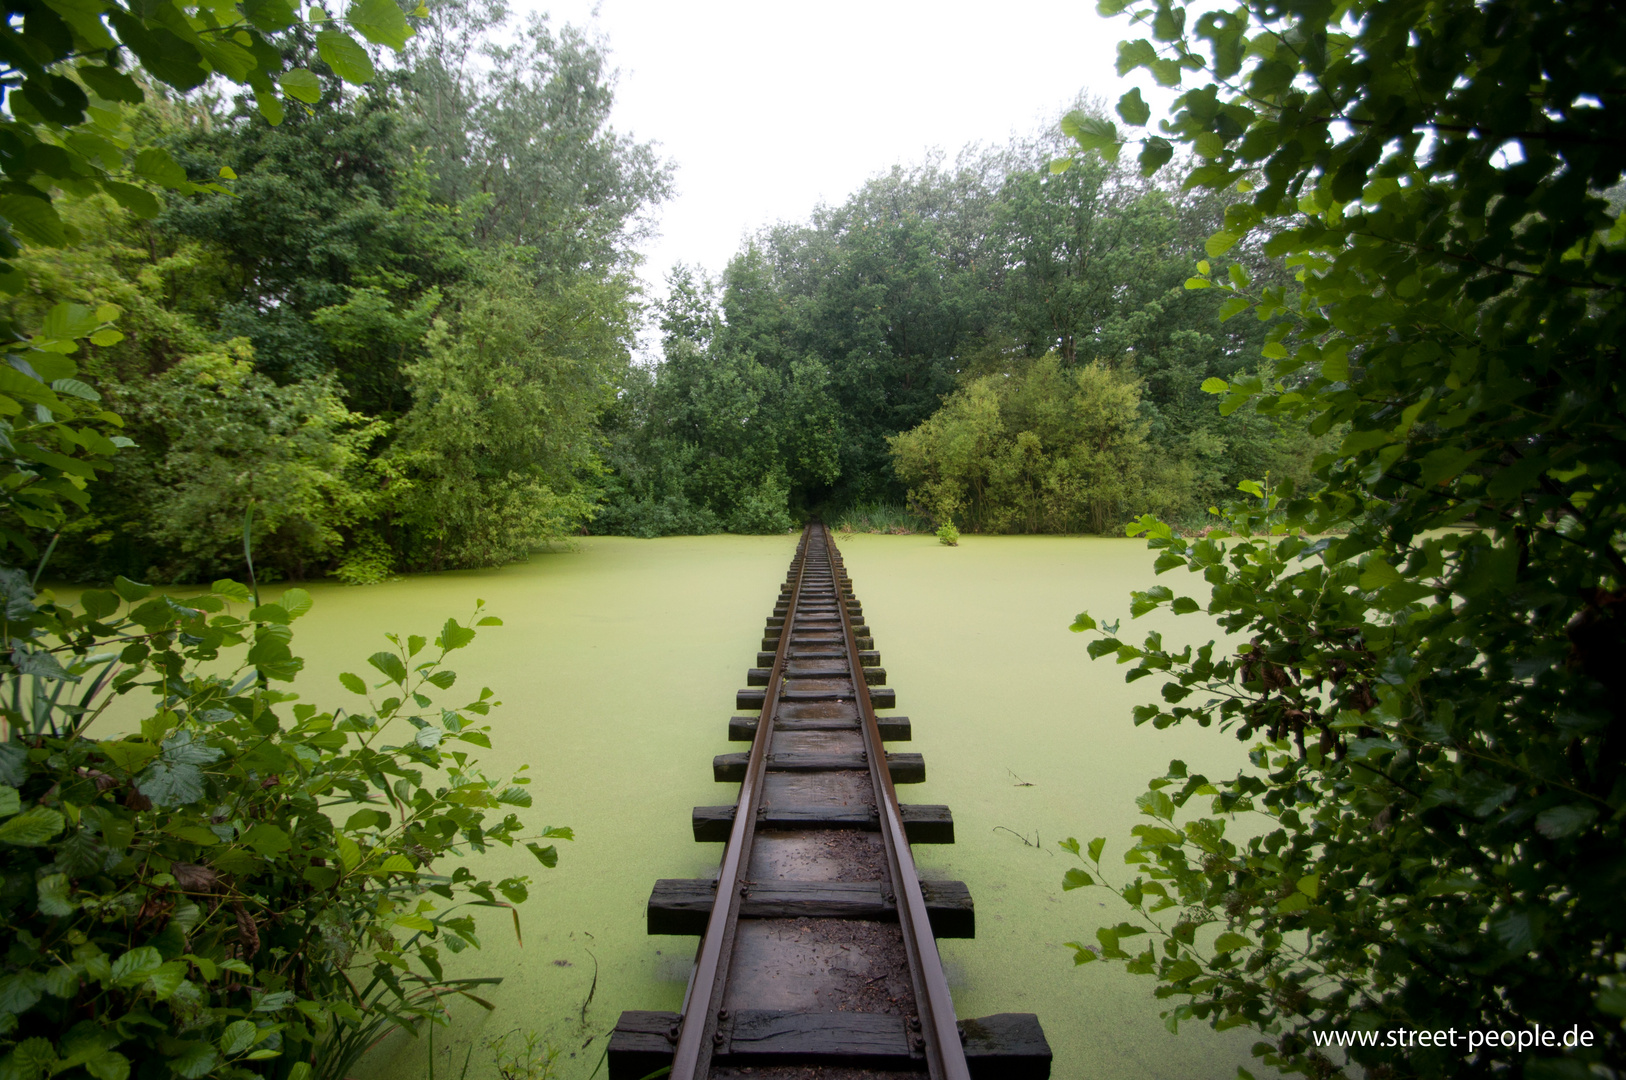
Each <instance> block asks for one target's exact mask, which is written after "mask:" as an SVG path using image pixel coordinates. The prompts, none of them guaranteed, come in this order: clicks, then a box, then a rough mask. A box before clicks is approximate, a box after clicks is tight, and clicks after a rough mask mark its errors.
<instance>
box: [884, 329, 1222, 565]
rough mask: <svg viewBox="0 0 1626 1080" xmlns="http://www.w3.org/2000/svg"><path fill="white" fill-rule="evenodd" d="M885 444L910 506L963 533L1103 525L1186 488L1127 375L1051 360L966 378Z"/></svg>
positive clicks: (1167, 506)
mask: <svg viewBox="0 0 1626 1080" xmlns="http://www.w3.org/2000/svg"><path fill="white" fill-rule="evenodd" d="M889 445H890V446H891V449H892V462H893V466H894V468H895V469H896V470H897V473H898V476H899V477H900V478H901V479H903V480H904V482H906V483H907V484H908V485H909V499H910V502H911V504H916V505H919V506H922V507H924V508H926V509H927V510H928V512H929V513H930V514H931V516H932V517H933V518H934V519H936V520H937V521H945V520H947V519H948V518H949V517H951V516H953V517H957V518H958V519H959V520H960V521H962V522H964V523H965V525H966V528H968V529H970V530H972V531H974V532H1019V533H1029V532H1105V531H1107V530H1109V529H1111V528H1113V527H1115V526H1117V525H1119V524H1121V523H1122V522H1123V521H1125V520H1127V519H1128V518H1129V517H1132V516H1133V515H1134V514H1136V513H1138V512H1145V511H1147V510H1154V509H1155V510H1156V511H1158V512H1163V511H1168V510H1177V509H1179V508H1180V507H1181V506H1182V505H1184V503H1185V501H1186V495H1187V489H1188V488H1189V487H1190V485H1189V483H1188V482H1187V481H1188V478H1187V477H1186V475H1185V473H1184V472H1183V471H1182V469H1181V468H1180V467H1179V466H1177V465H1176V464H1174V463H1173V462H1172V461H1169V460H1165V459H1164V458H1163V457H1162V456H1161V455H1160V454H1159V452H1158V450H1157V448H1156V447H1154V446H1153V444H1152V443H1151V442H1150V441H1149V440H1148V438H1147V424H1146V422H1145V421H1144V420H1143V419H1142V418H1141V415H1140V383H1139V382H1138V381H1137V380H1135V379H1133V378H1131V377H1130V376H1128V375H1127V374H1125V373H1124V372H1122V371H1119V370H1117V369H1115V368H1112V367H1109V366H1107V365H1105V364H1101V363H1095V364H1090V365H1088V366H1086V367H1082V368H1079V369H1077V370H1073V371H1069V370H1065V369H1063V368H1062V366H1061V364H1060V361H1059V360H1058V359H1057V358H1056V357H1055V356H1047V357H1045V358H1044V359H1042V360H1039V361H1036V362H1035V363H1034V364H1033V365H1032V367H1031V368H1029V369H1028V370H1027V371H1025V372H1023V373H1022V374H1020V375H1011V376H1005V375H992V376H985V377H983V378H980V379H977V380H976V381H974V382H972V383H971V384H970V385H968V386H967V387H966V388H965V389H963V390H960V391H957V392H956V393H954V394H952V395H950V396H949V398H948V399H947V400H946V401H945V402H944V403H943V407H942V408H941V409H939V410H938V411H937V412H936V413H934V414H933V415H932V416H931V417H930V418H929V419H928V420H927V421H926V422H925V423H923V424H921V425H920V426H919V427H916V428H914V429H913V430H910V431H906V432H904V433H902V434H901V435H896V436H894V437H892V438H891V439H890V440H889Z"/></svg>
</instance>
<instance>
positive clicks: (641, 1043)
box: [609, 1009, 683, 1080]
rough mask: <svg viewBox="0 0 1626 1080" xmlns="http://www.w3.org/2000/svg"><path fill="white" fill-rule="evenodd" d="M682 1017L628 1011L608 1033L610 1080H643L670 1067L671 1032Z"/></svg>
mask: <svg viewBox="0 0 1626 1080" xmlns="http://www.w3.org/2000/svg"><path fill="white" fill-rule="evenodd" d="M682 1019H683V1018H682V1017H681V1016H679V1015H678V1014H677V1013H674V1012H649V1011H644V1010H641V1009H629V1010H627V1011H626V1012H624V1013H622V1014H621V1018H620V1019H619V1020H617V1021H616V1024H615V1030H614V1031H612V1032H610V1050H609V1059H610V1060H609V1067H610V1080H642V1078H643V1077H646V1076H648V1075H649V1074H650V1073H652V1072H655V1071H656V1070H658V1069H664V1068H665V1067H666V1066H668V1065H670V1064H672V1049H673V1047H674V1046H675V1045H676V1041H675V1037H673V1035H672V1033H673V1032H675V1031H676V1030H677V1029H678V1024H679V1022H680V1021H681V1020H682Z"/></svg>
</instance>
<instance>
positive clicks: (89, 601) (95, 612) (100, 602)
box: [79, 589, 119, 620]
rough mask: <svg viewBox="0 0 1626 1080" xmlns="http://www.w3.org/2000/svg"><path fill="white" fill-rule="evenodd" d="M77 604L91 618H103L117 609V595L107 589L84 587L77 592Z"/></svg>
mask: <svg viewBox="0 0 1626 1080" xmlns="http://www.w3.org/2000/svg"><path fill="white" fill-rule="evenodd" d="M79 606H80V607H81V608H83V609H84V612H85V614H86V615H89V616H90V617H91V618H92V619H98V620H100V619H105V618H107V616H109V615H111V614H113V612H115V611H117V610H118V609H119V595H118V593H116V592H113V591H111V590H109V589H86V590H85V591H84V592H82V593H80V594H79Z"/></svg>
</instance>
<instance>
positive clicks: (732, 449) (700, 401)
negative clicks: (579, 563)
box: [595, 268, 840, 536]
mask: <svg viewBox="0 0 1626 1080" xmlns="http://www.w3.org/2000/svg"><path fill="white" fill-rule="evenodd" d="M672 284H673V289H672V295H671V297H670V298H669V299H668V301H667V302H666V303H665V305H663V310H662V316H663V318H662V329H663V330H664V331H665V359H664V360H663V361H662V363H661V364H660V365H659V366H658V367H657V368H656V370H655V371H654V372H646V371H642V370H637V371H632V372H629V373H628V377H627V379H626V381H625V384H624V386H623V389H622V394H621V399H620V401H619V402H618V403H617V406H616V408H615V410H614V412H613V413H612V414H611V417H610V420H609V423H608V424H607V427H608V434H609V437H610V449H609V452H608V454H607V459H608V461H609V463H610V465H611V466H612V468H614V470H615V475H614V476H613V477H612V479H611V480H610V483H609V485H608V488H609V490H608V492H607V494H608V496H609V503H610V505H609V506H608V507H607V508H606V510H605V511H604V513H603V514H602V516H601V517H600V519H599V520H598V521H597V522H596V523H595V528H597V529H599V530H600V531H605V532H610V531H615V532H628V533H632V534H634V535H643V536H659V535H665V534H667V533H672V532H679V531H683V532H715V531H717V530H719V529H726V530H728V531H730V532H739V533H775V532H784V531H785V530H787V529H789V528H791V527H792V517H791V514H790V510H789V507H790V505H791V503H792V501H793V497H792V492H793V491H805V490H806V489H808V488H810V487H812V486H816V485H818V484H821V483H828V482H829V481H830V480H833V479H834V477H835V475H836V471H837V469H838V468H839V464H838V460H837V451H836V447H837V443H838V440H839V437H840V436H839V432H840V421H839V419H838V417H837V415H836V410H835V407H834V405H833V403H832V402H831V400H830V394H829V371H828V369H827V367H826V366H825V365H824V364H822V363H820V362H819V361H817V360H816V359H814V358H812V357H809V358H805V359H801V360H796V361H793V362H790V363H788V364H787V365H786V366H785V367H784V368H783V369H778V368H775V367H772V366H770V365H767V364H763V363H761V362H759V360H758V359H757V358H756V357H755V356H754V355H753V354H751V353H747V352H742V351H740V350H739V349H738V348H737V347H735V346H734V345H733V344H730V343H729V342H727V341H724V340H723V339H721V338H719V337H717V336H714V334H713V333H712V330H713V328H714V327H715V326H716V325H717V324H718V319H717V313H716V309H715V306H714V304H713V302H712V288H711V283H710V282H707V281H704V279H701V280H699V281H697V280H696V279H695V278H694V277H693V275H692V273H690V272H688V271H686V270H684V269H682V268H680V269H679V271H678V272H677V273H676V274H675V275H674V277H673V279H672ZM795 501H796V502H801V501H802V500H800V499H796V500H795Z"/></svg>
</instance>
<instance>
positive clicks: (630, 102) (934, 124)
mask: <svg viewBox="0 0 1626 1080" xmlns="http://www.w3.org/2000/svg"><path fill="white" fill-rule="evenodd" d="M516 4H517V6H520V7H521V8H522V9H523V8H525V7H533V8H535V9H537V10H546V11H547V12H548V13H549V15H550V17H551V19H552V21H553V23H554V24H555V26H557V25H558V24H560V23H569V24H572V25H575V26H579V27H582V28H584V29H587V30H589V32H591V33H593V34H594V35H597V36H602V38H603V39H604V40H605V41H606V42H607V44H608V46H609V50H610V58H611V63H612V65H613V66H614V67H615V68H617V69H618V70H619V72H620V77H619V83H618V86H617V91H616V106H615V114H614V123H615V126H616V127H617V128H618V129H619V130H621V131H623V132H630V133H632V134H633V135H635V136H637V137H638V138H639V139H640V140H654V141H656V142H658V143H659V144H660V149H661V152H662V154H663V155H664V156H665V157H666V158H668V159H669V160H671V161H673V162H675V163H676V165H677V192H676V195H675V197H674V198H673V199H671V200H670V201H669V202H667V203H666V204H665V205H664V206H663V207H661V209H660V212H659V226H660V233H661V235H660V236H659V237H657V238H656V239H654V240H653V241H651V242H650V243H648V244H646V245H645V246H644V254H645V256H646V259H647V261H646V263H645V266H644V269H643V274H644V277H645V278H646V280H648V281H649V282H650V283H651V284H652V285H654V286H655V287H656V289H657V290H658V289H659V283H660V282H661V280H662V278H663V277H664V275H665V274H666V272H667V270H668V269H669V268H670V267H671V265H672V264H673V263H674V262H678V261H683V262H688V263H696V264H699V265H701V266H703V267H705V268H706V269H707V270H708V271H710V272H711V273H713V274H715V273H717V272H718V271H720V270H721V269H722V268H723V265H724V264H725V263H726V262H727V261H728V258H729V257H730V256H731V255H732V254H733V253H734V252H735V250H737V249H738V247H739V244H740V240H741V238H742V237H743V236H745V235H746V234H748V233H751V232H754V231H755V230H757V229H758V228H760V227H762V226H763V225H768V224H772V223H773V222H775V221H779V220H800V219H803V218H805V217H806V216H807V215H808V213H809V212H810V211H811V210H812V209H813V207H814V206H815V205H816V204H818V203H819V202H821V201H824V202H830V203H838V202H840V201H842V200H843V199H844V198H845V197H846V196H847V195H848V194H849V193H850V192H852V191H853V190H855V189H856V188H857V187H858V186H859V185H860V184H862V183H863V181H864V180H865V179H866V178H868V177H869V176H872V175H874V174H875V173H878V172H884V171H885V170H887V169H888V168H890V167H891V166H892V165H894V164H898V163H910V162H917V161H919V160H921V159H922V158H923V157H924V156H925V154H926V153H927V152H928V151H929V150H931V149H932V148H934V147H937V148H942V149H944V150H946V151H947V152H948V153H949V155H950V156H951V157H952V156H953V154H954V153H955V152H956V151H958V150H959V149H960V148H961V147H963V146H965V145H966V144H968V143H973V142H982V143H992V142H1001V141H1003V140H1005V139H1007V138H1008V137H1009V136H1010V135H1011V134H1013V133H1027V132H1031V131H1034V130H1036V129H1038V128H1039V127H1041V126H1042V125H1045V124H1051V123H1054V122H1055V121H1056V120H1057V119H1058V118H1059V116H1060V114H1061V112H1062V111H1063V109H1064V107H1065V106H1066V105H1067V104H1068V103H1070V102H1071V101H1072V100H1073V99H1074V98H1075V97H1076V96H1077V95H1078V94H1079V93H1080V91H1084V92H1086V93H1092V94H1099V95H1102V96H1104V97H1107V98H1108V99H1109V100H1111V101H1116V100H1117V97H1118V95H1119V94H1120V93H1122V92H1123V90H1124V89H1126V88H1127V85H1128V84H1127V83H1122V82H1121V80H1119V79H1118V78H1117V76H1116V74H1115V73H1114V71H1113V60H1114V57H1115V56H1116V45H1117V42H1118V40H1119V39H1120V38H1122V37H1124V36H1125V33H1124V31H1125V30H1126V29H1127V24H1126V22H1125V21H1124V20H1122V19H1113V20H1106V19H1102V18H1100V17H1099V16H1097V15H1096V13H1095V4H1094V3H1093V2H1092V0H1066V2H1059V0H1014V2H1011V3H1007V4H1004V5H995V4H990V3H986V2H985V3H979V4H970V3H965V2H962V0H936V2H932V3H925V2H920V0H869V2H855V0H825V2H821V3H817V4H813V3H786V2H779V3H775V2H772V0H768V2H764V0H751V2H746V0H552V2H548V0H530V3H529V4H527V3H526V2H525V0H516Z"/></svg>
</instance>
